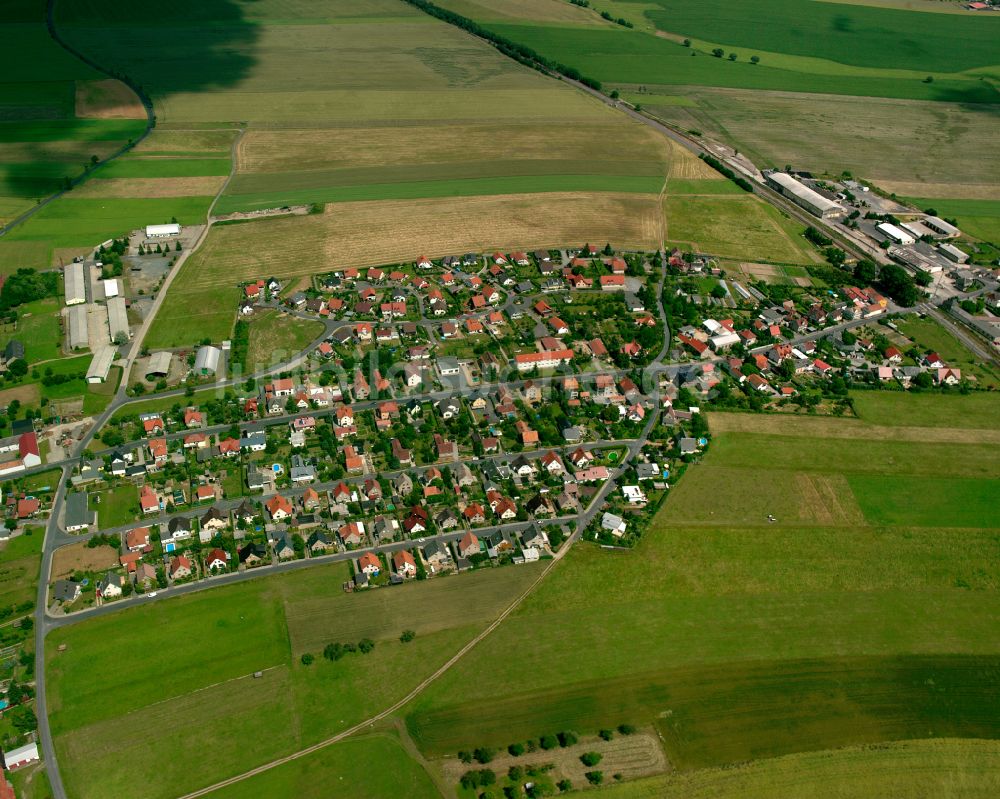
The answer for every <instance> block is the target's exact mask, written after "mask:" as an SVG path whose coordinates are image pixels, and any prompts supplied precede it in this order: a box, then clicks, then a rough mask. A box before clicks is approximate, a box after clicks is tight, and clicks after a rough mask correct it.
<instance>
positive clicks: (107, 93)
mask: <svg viewBox="0 0 1000 799" xmlns="http://www.w3.org/2000/svg"><path fill="white" fill-rule="evenodd" d="M76 115H77V116H78V117H83V118H90V119H145V118H146V110H145V109H144V108H143V107H142V102H140V100H139V98H138V97H137V96H136V94H135V92H133V91H132V90H131V89H130V88H129V87H128V86H126V85H125V84H124V83H122V82H121V81H120V80H114V79H108V80H81V81H77V82H76Z"/></svg>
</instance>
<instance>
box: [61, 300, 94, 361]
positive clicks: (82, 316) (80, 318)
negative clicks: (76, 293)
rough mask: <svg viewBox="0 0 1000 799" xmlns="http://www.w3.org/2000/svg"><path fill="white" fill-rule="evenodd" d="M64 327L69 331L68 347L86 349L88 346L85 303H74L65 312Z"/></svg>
mask: <svg viewBox="0 0 1000 799" xmlns="http://www.w3.org/2000/svg"><path fill="white" fill-rule="evenodd" d="M66 328H67V330H68V332H69V348H70V349H71V350H76V349H87V347H88V346H90V336H89V333H88V332H87V306H86V305H74V306H73V307H72V308H70V309H69V310H68V311H67V312H66Z"/></svg>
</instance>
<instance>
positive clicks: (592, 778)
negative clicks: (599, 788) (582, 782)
mask: <svg viewBox="0 0 1000 799" xmlns="http://www.w3.org/2000/svg"><path fill="white" fill-rule="evenodd" d="M584 776H585V777H586V778H587V782H589V783H590V784H591V785H600V784H601V783H602V782H604V772H603V771H588V772H587V773H586V774H585V775H584Z"/></svg>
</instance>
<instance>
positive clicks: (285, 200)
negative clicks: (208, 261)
mask: <svg viewBox="0 0 1000 799" xmlns="http://www.w3.org/2000/svg"><path fill="white" fill-rule="evenodd" d="M662 186H663V178H662V177H642V176H621V175H616V176H612V175H581V174H574V175H543V176H538V175H532V176H528V177H501V176H497V177H491V178H469V179H466V180H461V179H458V180H420V181H412V182H401V183H371V184H367V185H364V186H330V187H325V188H316V189H290V190H288V191H278V192H271V191H268V192H261V193H260V194H249V193H247V194H244V193H232V194H226V195H224V196H223V198H222V200H220V201H219V203H218V205H217V206H216V211H217V212H218V213H220V214H225V213H230V212H232V211H253V210H258V209H261V208H279V207H281V206H283V205H306V204H309V203H337V202H354V201H358V200H415V199H420V198H430V197H476V196H482V195H486V194H521V193H524V192H529V193H543V192H565V191H573V192H595V191H610V192H635V193H637V194H655V193H656V192H658V191H659V190H660V188H661V187H662Z"/></svg>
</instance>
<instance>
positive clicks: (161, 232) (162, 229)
mask: <svg viewBox="0 0 1000 799" xmlns="http://www.w3.org/2000/svg"><path fill="white" fill-rule="evenodd" d="M180 232H181V226H180V225H178V224H174V223H171V224H169V225H146V238H147V239H162V238H164V237H165V236H176V235H177V234H178V233H180Z"/></svg>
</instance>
